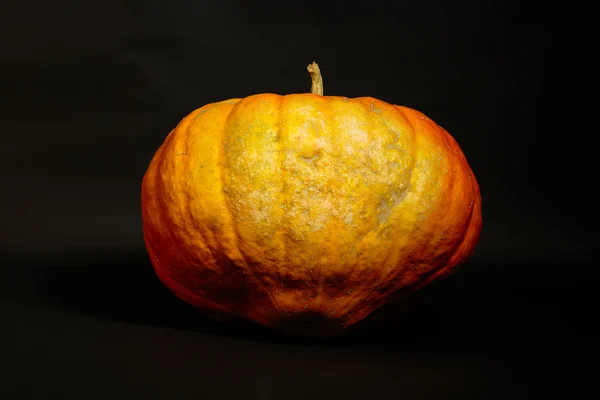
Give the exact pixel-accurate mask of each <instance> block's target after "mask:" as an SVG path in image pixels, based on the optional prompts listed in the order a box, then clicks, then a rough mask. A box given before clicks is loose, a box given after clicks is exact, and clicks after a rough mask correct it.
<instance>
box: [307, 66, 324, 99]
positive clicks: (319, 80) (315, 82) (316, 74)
mask: <svg viewBox="0 0 600 400" xmlns="http://www.w3.org/2000/svg"><path fill="white" fill-rule="evenodd" d="M306 69H307V70H308V73H309V74H310V78H311V79H312V87H311V88H310V92H311V93H312V94H316V95H319V96H323V77H322V76H321V70H320V69H319V66H318V65H317V63H316V62H314V61H313V62H312V63H311V64H309V65H308V67H306Z"/></svg>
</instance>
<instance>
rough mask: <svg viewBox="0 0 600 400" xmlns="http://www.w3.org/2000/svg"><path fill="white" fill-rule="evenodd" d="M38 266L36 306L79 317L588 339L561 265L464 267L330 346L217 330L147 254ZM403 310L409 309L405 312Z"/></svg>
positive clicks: (586, 297)
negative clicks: (326, 331)
mask: <svg viewBox="0 0 600 400" xmlns="http://www.w3.org/2000/svg"><path fill="white" fill-rule="evenodd" d="M93 258H94V259H93V260H92V259H90V260H88V261H84V262H81V261H80V262H76V263H69V266H60V265H57V266H52V267H50V268H46V269H45V272H44V275H45V276H44V277H43V279H42V280H40V281H39V282H40V284H39V287H38V288H37V290H38V294H39V293H41V294H42V295H43V296H44V299H45V300H46V301H47V302H48V303H50V304H54V305H56V306H58V307H61V308H67V309H70V310H72V311H76V312H80V313H84V314H86V315H90V316H94V317H98V318H106V319H111V320H118V321H123V322H129V323H134V324H146V325H153V326H160V327H165V328H169V329H181V330H190V331H196V332H201V333H205V334H213V335H220V336H229V337H237V338H243V339H248V340H255V341H261V342H269V343H298V344H307V343H310V344H313V345H328V346H337V345H349V344H356V343H366V342H381V341H399V340H402V341H406V340H415V341H418V340H423V339H425V340H428V341H429V340H433V341H436V340H437V341H448V340H455V339H456V340H470V339H474V340H482V339H498V338H500V339H503V340H506V339H510V340H513V339H514V340H523V339H524V340H528V339H532V338H536V337H540V335H543V337H544V338H548V337H549V336H550V337H551V336H556V335H565V334H572V333H576V334H591V333H590V332H592V331H593V330H592V329H591V326H592V325H591V319H589V318H586V317H585V312H586V304H588V305H589V304H593V302H591V300H592V297H593V296H595V295H593V293H595V292H594V291H593V290H591V289H592V287H591V286H592V285H593V283H592V282H593V280H590V279H589V278H586V275H581V274H579V275H578V274H573V273H571V274H570V275H569V276H565V273H564V269H565V268H568V266H566V264H565V263H564V262H560V261H556V260H555V261H554V262H551V263H537V264H526V263H519V264H514V265H478V264H471V265H467V266H465V267H464V268H463V269H462V270H461V271H460V272H459V273H457V274H455V275H454V276H453V277H451V278H449V279H447V280H445V281H442V282H436V283H434V284H432V285H430V286H429V287H427V288H426V289H423V290H422V292H421V293H420V294H419V296H417V297H414V298H412V300H411V302H410V303H399V304H391V305H388V306H386V307H383V308H382V309H380V310H378V311H376V312H374V313H373V314H371V315H370V316H369V317H367V318H366V319H365V320H364V321H362V322H361V323H360V324H357V325H356V327H355V329H352V330H351V331H350V332H348V333H347V334H345V335H344V336H341V337H338V338H332V339H321V340H319V339H296V338H287V337H284V336H282V335H279V334H277V333H275V332H272V331H270V330H267V329H265V328H263V327H261V326H258V325H256V324H253V323H249V322H244V321H235V322H233V323H228V324H222V323H218V322H216V321H213V320H211V319H209V318H206V317H204V316H203V315H202V314H200V313H199V312H198V311H197V310H196V309H194V308H193V307H191V306H189V305H187V304H185V303H183V302H182V301H181V300H179V299H178V298H176V297H175V296H174V295H173V294H172V293H171V292H170V291H169V290H168V289H167V288H166V287H165V286H164V285H163V284H162V283H161V282H160V281H159V280H158V278H157V277H156V275H155V274H154V270H153V269H152V267H151V265H150V262H149V260H148V258H147V256H146V254H145V253H143V252H139V253H126V254H107V255H105V256H104V257H98V256H97V255H94V256H93ZM407 305H408V306H407ZM286 323H287V324H300V325H302V326H303V327H305V328H306V329H307V332H308V333H310V331H311V329H314V327H315V325H317V326H318V325H319V324H321V325H322V324H328V322H327V321H324V320H319V319H315V316H311V315H298V316H296V317H295V318H293V319H291V320H288V321H286Z"/></svg>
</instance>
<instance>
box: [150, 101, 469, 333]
mask: <svg viewBox="0 0 600 400" xmlns="http://www.w3.org/2000/svg"><path fill="white" fill-rule="evenodd" d="M141 200H142V217H143V232H144V240H145V243H146V247H147V251H148V253H149V256H150V259H151V262H152V264H153V266H154V270H155V272H156V274H157V276H158V277H159V279H160V280H161V281H162V282H163V283H164V284H165V285H166V286H167V287H168V288H169V289H170V290H171V291H172V292H173V293H174V294H175V295H176V296H178V297H179V298H181V299H182V300H184V301H185V302H187V303H189V304H191V305H193V306H195V307H197V308H198V309H200V310H201V311H202V312H204V313H205V314H206V315H208V316H210V317H212V318H217V319H227V317H233V318H238V319H242V320H250V321H254V322H257V323H259V324H261V325H263V326H266V327H268V328H272V329H275V330H278V331H280V332H283V333H284V334H289V335H294V336H313V337H315V336H317V337H319V336H322V337H326V336H336V335H340V334H342V333H344V332H345V331H347V329H348V328H350V327H351V326H352V325H354V324H356V323H358V322H359V321H361V320H363V319H364V318H365V317H366V316H368V315H369V314H370V313H371V312H373V311H374V310H376V309H378V308H380V307H381V306H383V305H384V304H386V303H389V302H391V301H405V300H398V299H399V298H401V299H403V298H404V297H403V296H404V295H406V294H407V293H411V292H414V291H415V290H418V289H419V288H421V287H423V286H425V285H427V284H428V283H430V282H432V281H434V280H436V279H439V278H442V277H445V276H448V275H449V274H451V273H452V272H453V271H455V270H456V269H457V267H458V266H459V265H461V264H462V263H464V262H465V261H466V260H467V259H468V258H469V257H470V256H471V255H472V253H473V251H474V249H475V245H476V242H477V240H478V237H479V234H480V230H481V197H480V191H479V186H478V183H477V180H476V179H475V176H474V174H473V172H472V171H471V168H470V166H469V164H468V163H467V160H466V159H465V156H464V154H463V152H462V151H461V149H460V147H459V146H458V144H457V143H456V141H455V140H454V139H453V138H452V137H451V136H450V134H449V133H448V132H446V131H445V130H444V129H443V128H441V127H440V126H438V125H437V124H435V123H434V122H433V121H432V120H430V119H429V118H428V117H426V116H425V115H424V114H422V113H421V112H419V111H416V110H413V109H410V108H407V107H402V106H395V105H391V104H388V103H386V102H384V101H381V100H378V99H375V98H371V97H361V98H354V99H350V98H346V97H339V96H321V95H317V94H312V93H307V94H289V95H276V94H259V95H253V96H249V97H246V98H243V99H230V100H226V101H222V102H217V103H212V104H208V105H205V106H204V107H202V108H199V109H197V110H195V111H193V112H192V113H191V114H189V115H188V116H186V117H185V118H184V119H183V120H182V121H181V122H180V123H179V124H178V125H177V126H176V128H175V129H174V130H172V131H171V132H170V134H169V135H168V136H167V138H166V140H165V141H164V143H163V144H162V146H161V147H160V148H159V149H158V151H157V152H156V154H155V155H154V157H153V159H152V161H151V163H150V165H149V167H148V170H147V172H146V174H145V176H144V178H143V183H142V193H141ZM298 321H301V323H300V322H298Z"/></svg>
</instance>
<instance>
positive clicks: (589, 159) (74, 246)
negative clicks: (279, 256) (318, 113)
mask: <svg viewBox="0 0 600 400" xmlns="http://www.w3.org/2000/svg"><path fill="white" fill-rule="evenodd" d="M4 7H5V6H3V8H4ZM586 15H589V11H586V10H584V9H578V8H577V6H576V3H572V2H571V3H570V5H569V7H568V9H567V8H565V5H564V4H563V5H561V4H559V3H556V4H554V3H546V2H542V1H524V2H517V1H509V2H481V1H466V0H465V1H453V2H441V1H412V2H406V1H395V2H388V1H373V2H365V1H362V2H356V3H354V2H350V1H341V0H333V1H315V0H303V1H298V0H284V1H279V2H277V1H263V2H252V1H242V0H203V1H192V0H172V1H159V0H153V1H145V2H142V1H131V0H130V1H123V2H120V1H117V0H104V1H96V0H93V1H87V2H82V1H74V0H71V1H61V2H58V3H52V2H42V1H35V2H22V3H14V4H11V5H10V6H9V7H5V8H4V11H2V13H0V33H1V34H0V37H1V39H0V40H1V41H2V42H1V44H2V46H1V49H2V51H1V56H0V57H1V61H2V66H1V67H0V68H1V69H2V73H1V75H0V89H1V93H2V101H3V104H2V109H1V110H0V115H1V117H2V119H1V121H2V127H3V130H2V142H1V145H0V151H1V157H0V171H1V172H0V173H1V174H2V176H1V177H2V189H1V196H0V209H1V210H2V211H1V213H0V218H1V220H0V222H1V228H0V229H1V230H0V246H1V247H0V251H1V252H2V254H3V257H2V271H1V272H2V275H1V278H0V324H1V325H0V330H1V331H2V333H0V335H1V336H2V341H1V342H0V343H2V346H1V347H0V360H1V361H2V370H3V371H2V374H0V395H2V396H1V397H3V398H7V399H13V398H15V399H16V398H18V399H20V398H27V399H29V398H36V399H37V398H39V399H45V398H55V397H56V398H78V399H96V398H98V399H99V398H103V399H113V398H138V397H139V398H169V399H172V398H199V397H200V396H204V397H205V398H288V399H296V398H298V399H300V398H331V399H334V398H335V399H337V398H345V399H349V398H361V399H364V398H369V397H375V396H386V395H389V396H395V397H396V398H419V399H437V398H443V399H446V398H461V399H465V398H478V399H484V398H498V399H506V398H511V399H512V398H538V397H539V396H542V395H544V396H552V395H556V396H557V397H560V398H562V397H564V398H577V399H583V398H588V397H587V396H590V395H591V394H590V391H589V389H590V387H591V386H593V385H592V382H591V381H590V379H591V378H592V377H593V376H594V371H595V367H594V362H595V361H594V360H596V358H594V354H595V350H596V348H595V342H596V341H597V340H596V338H597V334H598V331H597V330H596V329H595V328H594V327H593V326H594V319H595V317H596V315H597V312H596V311H595V308H594V306H593V304H594V300H596V297H597V295H596V294H595V291H594V288H595V287H596V282H597V278H598V274H597V272H595V271H596V269H595V256H594V254H593V253H594V252H593V251H594V250H595V247H597V246H596V243H597V238H598V234H597V229H595V226H596V221H597V216H596V212H595V210H594V208H595V201H594V200H595V199H594V197H593V196H592V195H591V193H592V190H591V189H593V187H594V186H595V185H596V181H595V178H594V172H595V171H594V169H593V168H594V162H595V158H597V155H596V153H597V151H596V147H595V146H594V144H593V143H594V142H593V140H592V139H593V137H594V136H595V133H596V132H595V127H594V124H593V118H594V108H595V100H594V95H595V82H596V81H595V80H593V79H592V77H593V74H592V72H593V68H594V64H593V62H592V57H593V52H594V50H593V46H592V44H591V43H592V42H591V40H589V36H587V35H585V34H584V30H585V23H584V20H585V19H586V18H585V17H586ZM582 28H584V29H582ZM313 60H315V61H317V62H318V63H319V65H320V67H321V70H322V72H323V76H324V82H325V94H326V95H327V94H331V95H345V96H348V97H357V96H367V95H368V96H373V97H377V98H379V99H382V100H384V101H387V102H390V103H395V104H401V105H406V106H409V107H412V108H416V109H418V110H420V111H422V112H424V113H425V114H427V115H428V116H429V117H431V118H432V119H433V120H435V121H436V122H437V123H438V124H440V125H442V126H443V127H445V128H446V129H447V130H448V131H449V132H450V133H451V134H452V135H453V136H454V137H455V138H456V139H457V141H458V142H459V144H460V145H461V147H462V149H463V151H464V152H465V154H466V156H467V158H468V160H469V162H470V164H471V166H472V168H473V170H474V172H475V174H476V176H477V177H478V179H479V181H480V184H481V189H482V195H483V200H484V204H483V207H484V229H483V232H482V235H481V240H480V243H479V246H478V249H477V252H476V254H475V255H474V257H473V259H472V260H471V261H470V262H469V263H468V265H467V266H465V268H464V269H463V270H462V271H461V272H460V273H459V274H457V275H456V276H455V277H453V278H452V279H450V280H449V281H447V282H445V283H444V284H441V285H440V286H439V287H438V288H437V289H435V290H434V291H432V293H433V294H432V296H431V301H430V302H429V303H427V306H426V307H425V308H424V309H423V311H422V313H421V314H419V315H417V316H415V317H414V318H413V319H411V320H409V321H408V322H405V323H403V324H400V325H396V326H393V327H389V328H387V329H384V330H379V331H377V330H376V331H374V332H372V333H370V334H367V333H364V332H363V333H356V334H353V335H350V336H348V337H345V338H342V339H341V340H338V341H335V342H328V343H320V344H313V343H297V342H291V341H289V340H285V339H282V338H279V337H276V336H275V335H273V334H270V333H267V332H264V331H262V330H260V329H258V328H255V327H253V328H250V327H249V328H248V329H246V330H243V331H242V330H239V329H237V330H236V329H231V328H227V327H222V326H218V325H215V324H213V323H210V322H209V321H205V320H203V319H201V318H200V317H199V316H198V315H197V313H196V312H195V311H194V310H191V309H190V308H188V307H187V306H186V305H184V304H182V303H181V302H179V301H178V300H177V299H175V298H174V297H173V296H172V295H171V294H170V293H169V292H168V291H167V290H166V289H165V288H164V287H163V286H162V285H161V284H160V283H159V282H158V280H157V279H156V278H155V276H154V273H153V271H152V268H151V266H150V263H149V261H148V259H147V256H146V253H145V249H144V245H143V241H142V234H141V217H140V205H139V191H140V183H141V178H142V176H143V173H144V172H145V168H146V167H147V165H148V163H149V161H150V159H151V157H152V155H153V153H154V151H155V150H156V149H157V148H158V146H159V145H160V144H161V142H162V140H163V139H164V138H165V136H166V134H167V133H168V132H169V130H170V129H171V128H173V127H174V126H175V124H176V123H177V122H178V121H179V120H180V119H181V118H182V117H183V116H185V115H186V114H187V113H189V112H190V111H192V110H193V109H195V108H198V107H200V106H202V105H204V104H206V103H208V102H214V101H219V100H223V99H226V98H232V97H244V96H248V95H251V94H255V93H262V92H272V93H279V94H285V93H298V92H307V91H309V90H310V79H309V77H308V74H307V72H306V65H307V64H308V63H310V62H311V61H313ZM586 96H588V97H586ZM590 99H591V100H590Z"/></svg>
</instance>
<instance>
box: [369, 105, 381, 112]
mask: <svg viewBox="0 0 600 400" xmlns="http://www.w3.org/2000/svg"><path fill="white" fill-rule="evenodd" d="M371 111H372V112H374V113H375V114H381V109H379V108H376V107H375V103H371Z"/></svg>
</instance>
